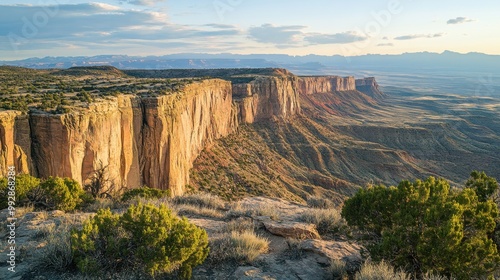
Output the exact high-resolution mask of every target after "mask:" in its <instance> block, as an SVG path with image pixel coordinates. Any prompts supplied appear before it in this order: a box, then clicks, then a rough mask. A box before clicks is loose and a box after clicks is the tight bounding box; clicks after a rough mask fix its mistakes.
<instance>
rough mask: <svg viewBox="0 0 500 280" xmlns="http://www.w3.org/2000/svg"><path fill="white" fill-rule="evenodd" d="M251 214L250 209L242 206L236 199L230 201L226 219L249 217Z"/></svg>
mask: <svg viewBox="0 0 500 280" xmlns="http://www.w3.org/2000/svg"><path fill="white" fill-rule="evenodd" d="M251 215H252V211H251V210H250V209H248V208H246V207H244V206H243V205H242V204H241V202H240V201H236V202H234V203H231V205H230V206H229V211H227V212H226V218H227V219H234V218H240V217H250V216H251Z"/></svg>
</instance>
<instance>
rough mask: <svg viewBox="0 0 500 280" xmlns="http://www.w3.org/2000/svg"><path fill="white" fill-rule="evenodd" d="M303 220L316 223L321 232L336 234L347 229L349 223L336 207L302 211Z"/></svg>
mask: <svg viewBox="0 0 500 280" xmlns="http://www.w3.org/2000/svg"><path fill="white" fill-rule="evenodd" d="M300 219H301V220H302V221H303V222H306V223H311V224H315V225H316V228H317V229H318V232H319V233H320V234H335V233H339V232H342V231H343V230H345V229H346V227H347V224H346V222H345V220H344V219H342V217H341V215H340V213H339V211H337V210H336V209H308V210H307V211H305V212H304V213H302V215H301V217H300Z"/></svg>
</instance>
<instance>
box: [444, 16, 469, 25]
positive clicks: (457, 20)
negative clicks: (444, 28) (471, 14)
mask: <svg viewBox="0 0 500 280" xmlns="http://www.w3.org/2000/svg"><path fill="white" fill-rule="evenodd" d="M473 21H474V20H473V19H470V18H466V17H457V18H452V19H450V20H448V21H447V22H446V23H447V24H461V23H466V22H473Z"/></svg>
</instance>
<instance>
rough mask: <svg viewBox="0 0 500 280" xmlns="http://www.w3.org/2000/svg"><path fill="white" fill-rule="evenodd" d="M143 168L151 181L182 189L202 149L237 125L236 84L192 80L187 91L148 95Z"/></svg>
mask: <svg viewBox="0 0 500 280" xmlns="http://www.w3.org/2000/svg"><path fill="white" fill-rule="evenodd" d="M144 117H145V119H144V127H143V132H142V137H143V140H142V147H143V149H144V152H143V156H142V160H141V161H142V162H141V164H142V169H143V171H144V173H143V177H144V182H145V183H146V184H148V185H149V186H151V187H155V188H161V189H170V190H171V191H172V193H173V194H174V195H179V194H182V192H183V190H182V188H183V187H184V186H185V185H187V184H188V181H189V170H190V169H191V167H192V163H193V162H194V160H195V159H196V157H197V156H198V155H199V153H200V152H201V151H202V150H203V149H204V148H205V147H206V146H208V145H210V144H212V143H213V141H214V140H216V139H218V138H220V137H223V136H226V135H228V134H230V133H231V132H232V131H233V130H234V129H235V128H236V125H237V123H236V122H235V115H234V114H233V112H232V90H231V84H230V83H229V82H226V81H222V80H212V81H205V82H203V83H200V84H196V85H191V86H189V87H188V88H186V89H185V90H184V92H183V93H179V94H175V95H170V96H165V97H161V98H150V99H146V100H144Z"/></svg>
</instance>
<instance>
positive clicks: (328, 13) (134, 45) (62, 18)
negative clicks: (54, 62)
mask: <svg viewBox="0 0 500 280" xmlns="http://www.w3.org/2000/svg"><path fill="white" fill-rule="evenodd" d="M498 11H500V1H498V0H483V1H470V0H454V1H451V0H439V1H437V0H353V1H347V0H344V1H339V0H310V1H299V0H116V1H112V0H100V1H99V0H97V1H95V2H83V1H78V0H76V1H66V0H32V1H11V0H2V2H1V3H0V60H16V59H23V58H28V57H45V56H93V55H111V54H116V55H131V56H148V55H166V54H175V53H214V54H216V53H234V54H288V55H308V54H317V55H344V56H353V55H364V54H401V53H406V52H423V51H428V52H438V53H440V52H443V51H445V50H450V51H454V52H460V53H468V52H482V53H487V54H500V28H499V27H500V17H499V16H498Z"/></svg>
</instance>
